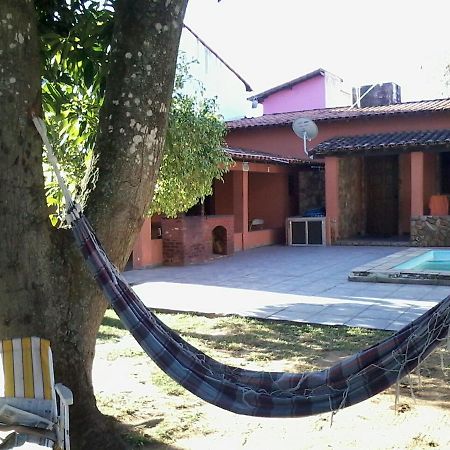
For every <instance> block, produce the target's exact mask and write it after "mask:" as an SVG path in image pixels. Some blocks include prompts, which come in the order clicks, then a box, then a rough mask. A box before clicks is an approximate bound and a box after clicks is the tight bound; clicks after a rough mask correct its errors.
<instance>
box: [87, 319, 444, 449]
mask: <svg viewBox="0 0 450 450" xmlns="http://www.w3.org/2000/svg"><path fill="white" fill-rule="evenodd" d="M159 316H160V317H161V318H162V320H163V321H164V322H165V323H167V324H168V325H169V326H170V327H172V328H174V329H176V330H178V331H179V332H180V333H181V335H182V336H183V337H184V338H186V339H187V340H188V341H189V342H191V343H192V344H194V345H195V346H197V347H198V348H200V349H201V350H203V351H205V352H206V353H208V354H209V355H210V356H212V357H214V358H216V359H218V360H220V361H222V362H225V363H228V364H232V365H235V366H239V367H245V368H249V369H257V370H281V371H296V372H299V371H306V370H316V369H321V368H324V367H327V366H329V365H330V364H332V363H334V362H335V361H337V360H338V359H339V358H341V357H343V356H346V355H349V354H352V353H354V352H356V351H358V350H360V349H362V348H364V347H367V346H369V345H371V344H373V343H374V342H376V341H379V340H381V339H383V338H384V337H386V336H388V335H389V333H388V332H384V331H377V330H366V329H360V328H348V327H332V326H316V325H298V324H292V323H282V322H274V321H261V320H253V319H247V318H242V317H205V316H197V315H189V314H159ZM441 356H442V357H444V358H445V354H444V352H443V351H442V350H438V351H436V352H435V353H434V354H433V355H432V356H431V357H430V358H429V359H428V360H427V361H426V362H425V364H424V366H423V367H422V370H421V373H422V375H421V377H418V376H416V375H413V376H411V377H410V378H411V380H410V381H411V383H407V381H408V380H404V381H405V382H404V383H403V382H402V384H401V397H400V401H399V403H398V411H395V410H394V404H395V395H394V389H391V390H389V391H388V392H386V393H383V394H380V395H378V396H376V397H374V398H373V399H370V400H368V401H366V402H363V403H360V404H359V405H355V406H352V407H350V408H347V409H345V410H343V411H341V412H339V413H338V414H336V415H335V416H334V417H333V424H332V426H331V414H322V415H317V416H313V417H311V418H304V419H259V418H253V417H242V416H237V415H235V414H232V413H229V412H227V411H223V410H221V409H219V408H217V407H214V406H212V405H208V404H206V403H205V402H203V401H202V400H200V399H198V398H196V397H194V396H193V395H192V394H190V393H189V392H187V391H185V390H184V389H183V388H181V387H180V386H179V385H178V384H176V383H175V382H173V381H172V380H171V379H170V378H168V377H167V376H166V375H165V374H164V373H163V372H161V371H160V370H159V369H158V368H157V367H156V366H155V364H154V363H153V362H152V361H151V360H150V359H149V358H148V357H147V356H146V355H145V354H144V353H143V352H142V350H141V349H140V347H139V346H138V345H137V344H136V343H135V341H134V340H133V339H132V338H131V336H130V335H129V334H128V332H127V331H126V330H124V329H123V327H122V325H121V323H120V321H119V320H118V319H117V317H116V316H115V315H114V313H113V312H111V311H107V314H106V316H105V318H104V321H103V324H102V326H101V328H100V332H99V336H98V344H97V353H96V361H95V365H94V386H95V389H96V395H97V399H98V403H99V407H100V409H101V410H102V412H104V413H106V414H110V415H113V416H115V417H117V418H118V419H119V421H120V422H121V423H122V424H123V430H124V433H125V435H126V437H127V440H128V441H129V442H130V444H131V446H132V448H135V449H167V450H169V449H195V450H198V449H203V448H204V449H211V448H214V449H221V448H224V449H227V450H233V449H236V448H243V449H257V448H258V449H259V450H264V449H272V448H275V447H276V448H278V447H284V448H287V449H313V448H314V449H324V448H339V449H340V448H342V449H344V448H355V449H356V448H363V447H364V448H366V449H370V448H373V449H387V448H392V449H394V448H395V449H397V448H398V449H404V448H411V449H413V448H416V449H422V448H430V447H438V448H450V440H449V437H448V436H449V431H450V412H449V407H450V388H449V386H448V380H449V377H448V376H447V375H446V373H445V369H446V367H445V364H444V365H443V364H441V362H442V361H441ZM447 367H448V365H447ZM409 384H411V385H412V389H410V386H409Z"/></svg>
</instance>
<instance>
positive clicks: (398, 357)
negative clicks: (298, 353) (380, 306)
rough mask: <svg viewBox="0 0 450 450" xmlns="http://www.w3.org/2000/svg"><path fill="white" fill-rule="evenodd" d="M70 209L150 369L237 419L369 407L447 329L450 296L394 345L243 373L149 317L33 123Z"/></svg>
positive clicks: (90, 259)
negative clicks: (306, 367)
mask: <svg viewBox="0 0 450 450" xmlns="http://www.w3.org/2000/svg"><path fill="white" fill-rule="evenodd" d="M33 121H34V123H35V125H36V128H37V129H38V131H39V133H40V134H41V137H42V139H43V141H44V144H45V146H46V149H47V154H48V158H49V161H50V163H51V164H52V165H53V168H54V170H55V173H56V176H57V178H58V182H59V185H60V187H61V190H62V192H63V194H64V197H65V200H66V205H67V208H68V222H69V223H70V224H71V227H72V231H73V234H74V237H75V240H76V242H77V244H78V246H79V247H80V250H81V252H82V254H83V256H84V258H85V260H86V263H87V265H88V267H89V269H90V271H91V272H92V275H93V276H94V278H95V280H96V281H97V283H98V284H99V286H100V288H101V289H102V291H103V293H104V295H105V297H106V299H107V300H108V302H109V304H110V305H111V307H112V308H113V309H114V311H115V312H116V313H117V315H118V316H119V317H120V319H121V321H122V322H123V323H124V325H125V326H126V328H127V329H128V330H129V331H130V332H131V333H132V335H133V336H134V337H135V339H136V340H137V342H138V343H139V344H140V345H141V347H142V348H143V350H144V351H145V352H146V353H147V354H148V355H149V356H150V357H151V358H152V359H153V361H154V362H155V363H156V364H157V365H158V366H159V367H160V368H161V369H162V370H163V371H164V372H166V373H167V374H168V375H169V376H170V377H172V378H173V379H174V380H175V381H177V382H178V383H179V384H180V385H181V386H183V387H184V388H186V389H187V390H189V391H190V392H192V393H193V394H194V395H196V396H198V397H200V398H202V399H203V400H205V401H207V402H209V403H212V404H213V405H216V406H218V407H220V408H223V409H226V410H228V411H232V412H235V413H237V414H244V415H249V416H260V417H303V416H309V415H313V414H319V413H324V412H330V411H332V412H334V411H337V410H339V409H341V408H345V407H347V406H351V405H354V404H356V403H359V402H361V401H363V400H366V399H368V398H370V397H372V396H374V395H376V394H378V393H379V392H381V391H383V390H385V389H387V388H388V387H390V386H392V385H394V384H395V383H397V382H398V381H399V380H400V379H401V378H402V377H404V376H405V375H407V374H408V373H410V372H411V371H412V370H414V369H415V368H416V367H417V366H418V365H419V364H420V363H421V362H422V361H423V360H424V359H425V358H426V357H427V356H428V355H429V354H430V353H431V352H432V351H433V350H434V349H435V348H436V347H437V346H438V345H439V344H440V343H441V342H442V341H444V340H445V339H446V338H447V334H448V331H449V325H450V296H448V297H447V298H445V299H444V300H442V301H441V302H440V303H438V304H437V305H436V306H434V307H433V308H431V309H430V310H429V311H427V312H426V313H425V314H423V315H422V316H420V317H419V318H417V319H416V320H414V321H413V322H411V323H410V324H409V325H407V326H406V327H404V328H403V329H401V330H400V331H398V332H397V333H395V334H394V335H392V336H391V337H389V338H387V339H385V340H383V341H381V342H379V343H377V344H375V345H373V346H371V347H369V348H367V349H365V350H362V351H360V352H359V353H356V354H355V355H353V356H350V357H348V358H346V359H344V360H342V361H340V362H339V363H337V364H335V365H334V366H332V367H330V368H328V369H326V370H321V371H316V372H304V373H284V372H261V371H253V370H245V369H241V368H238V367H232V366H228V365H225V364H222V363H220V362H218V361H215V360H214V359H212V358H210V357H209V356H207V355H206V354H204V353H203V352H201V351H200V350H198V349H196V348H195V347H193V346H192V345H190V344H189V343H188V342H186V341H185V340H184V339H183V338H182V337H181V336H179V335H178V334H177V333H175V332H174V331H173V330H171V329H170V328H168V327H167V326H166V325H165V324H164V323H163V322H161V320H159V319H158V317H157V316H156V315H155V314H153V313H152V312H151V311H149V310H148V309H147V308H146V306H145V305H144V304H143V303H142V301H141V300H140V299H139V297H138V296H137V295H136V294H135V293H134V291H133V290H132V289H131V287H130V286H129V285H128V284H127V282H126V281H125V279H124V278H123V277H122V275H121V274H120V273H119V271H118V270H117V269H116V268H115V267H114V265H113V264H112V263H111V261H110V260H109V258H108V257H107V255H106V253H105V251H104V250H103V249H102V246H101V244H100V243H99V241H98V240H97V238H96V236H95V233H94V231H93V229H92V227H91V225H90V224H89V222H88V220H87V218H86V217H85V216H84V215H83V214H82V213H81V211H80V209H79V208H78V207H77V206H76V205H74V202H73V200H72V198H71V196H70V193H69V191H68V189H67V187H66V186H65V183H64V180H63V179H62V177H61V174H60V172H59V170H58V164H57V161H56V158H55V157H54V154H53V151H52V147H51V145H50V143H49V141H48V137H47V134H46V130H45V125H44V123H43V121H42V120H41V119H39V118H36V117H34V118H33Z"/></svg>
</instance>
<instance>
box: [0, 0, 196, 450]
mask: <svg viewBox="0 0 450 450" xmlns="http://www.w3.org/2000/svg"><path fill="white" fill-rule="evenodd" d="M90 3H91V4H95V3H98V2H93V3H92V2H90ZM86 4H88V3H86ZM186 4H187V0H154V1H149V0H117V2H116V3H115V5H114V6H115V12H114V26H113V28H112V30H111V51H110V53H109V56H108V58H109V65H108V69H109V71H108V73H109V74H108V76H107V77H106V82H105V85H104V89H105V95H104V102H103V104H102V105H101V108H100V121H99V127H98V133H97V137H96V144H95V147H94V148H93V150H92V161H93V162H94V163H93V164H92V165H91V166H90V169H89V171H88V174H87V176H86V180H87V181H86V183H85V184H84V186H82V194H83V196H84V198H85V199H86V202H85V211H86V213H87V215H88V216H89V218H90V220H91V222H92V223H93V225H94V227H95V229H96V230H97V233H98V235H99V236H100V239H101V240H102V242H103V244H104V246H105V247H106V250H107V252H108V254H109V255H110V256H111V258H112V259H113V261H114V262H115V263H116V264H117V265H118V266H119V267H123V266H124V264H125V261H126V259H127V257H128V255H129V254H130V251H131V248H132V245H133V242H134V239H135V237H136V234H137V233H138V231H139V229H140V227H141V225H142V220H143V215H144V212H145V211H147V210H148V207H149V203H150V199H151V196H152V194H153V187H154V185H155V180H156V176H157V173H158V168H159V163H160V160H161V156H162V152H163V149H164V143H165V134H166V129H167V123H168V111H169V106H170V101H171V95H172V89H173V82H174V74H175V65H176V56H177V50H178V44H179V39H180V34H181V28H182V21H183V17H184V12H185V8H186ZM36 6H37V7H38V11H39V13H40V14H41V17H42V15H44V17H45V18H46V20H47V22H46V23H47V24H52V23H53V24H54V25H55V24H58V25H60V26H61V29H62V30H64V27H66V26H67V27H68V26H69V25H70V23H71V22H70V21H71V20H74V19H73V18H74V17H75V14H74V12H77V11H78V12H81V13H84V12H85V11H86V8H85V5H84V3H83V2H82V1H69V0H68V1H57V0H40V1H36V4H35V2H33V1H32V0H2V2H0V17H2V21H1V22H0V70H1V78H0V118H1V123H0V182H1V186H2V188H1V190H0V230H1V231H2V239H1V240H0V242H1V244H0V310H1V320H0V337H1V338H6V337H13V336H26V335H40V336H42V337H45V338H49V339H50V340H51V341H52V346H53V349H54V359H55V371H56V377H57V379H58V380H60V381H62V382H64V383H65V384H67V385H68V386H70V387H71V388H72V390H73V391H74V394H75V399H76V402H75V405H74V407H73V408H72V442H73V448H74V449H102V448H108V449H124V448H125V446H124V444H123V443H122V442H121V441H120V440H118V439H117V436H115V434H114V433H112V430H110V429H109V428H108V426H107V424H106V422H105V420H104V418H103V416H102V415H101V414H100V413H99V412H98V410H97V407H96V403H95V397H94V393H93V386H92V377H91V371H92V362H93V357H94V350H95V339H96V333H97V330H98V326H99V324H100V322H101V320H102V317H103V314H104V311H105V308H106V303H105V301H104V299H103V298H102V296H101V295H100V293H99V291H98V289H97V288H96V287H95V285H94V283H93V282H92V280H91V279H90V277H89V276H88V275H87V273H86V271H85V269H84V267H83V263H82V261H81V259H80V257H79V255H78V253H77V250H76V249H75V247H74V243H73V241H72V238H71V236H70V232H68V231H67V230H64V229H56V228H54V227H52V226H51V224H50V222H49V220H48V212H49V211H48V207H47V205H46V202H45V192H44V174H43V168H42V144H41V142H40V139H39V136H38V134H37V132H36V130H35V129H34V127H33V124H32V122H31V120H30V113H31V111H36V112H39V111H40V109H41V88H42V81H43V80H42V78H41V67H42V66H43V58H42V54H41V52H40V46H39V38H40V34H39V31H38V23H39V21H38V14H37V13H36V9H35V7H36ZM41 23H42V21H41ZM75 24H76V23H75V22H72V25H73V26H74V25H75ZM67 29H68V28H67ZM67 29H66V31H67ZM84 73H86V74H88V73H89V69H88V68H83V74H84ZM86 76H88V75H86ZM100 88H101V87H100Z"/></svg>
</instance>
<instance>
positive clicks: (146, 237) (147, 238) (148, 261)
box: [133, 218, 163, 269]
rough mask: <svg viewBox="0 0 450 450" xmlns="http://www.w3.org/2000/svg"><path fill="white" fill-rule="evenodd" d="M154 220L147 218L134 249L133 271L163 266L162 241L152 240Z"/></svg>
mask: <svg viewBox="0 0 450 450" xmlns="http://www.w3.org/2000/svg"><path fill="white" fill-rule="evenodd" d="M151 227H152V219H151V218H147V219H145V221H144V224H143V225H142V228H141V231H140V233H139V235H138V237H137V239H136V242H135V244H134V248H133V269H141V268H143V267H149V266H156V265H160V264H162V261H163V257H162V239H152V238H151Z"/></svg>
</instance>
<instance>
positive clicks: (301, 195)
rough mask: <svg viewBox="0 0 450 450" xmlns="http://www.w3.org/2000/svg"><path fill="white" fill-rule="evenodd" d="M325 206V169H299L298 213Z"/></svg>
mask: <svg viewBox="0 0 450 450" xmlns="http://www.w3.org/2000/svg"><path fill="white" fill-rule="evenodd" d="M321 207H325V170H301V171H300V172H299V174H298V213H299V215H300V216H302V215H303V214H304V213H305V211H307V210H308V209H312V208H321Z"/></svg>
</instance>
